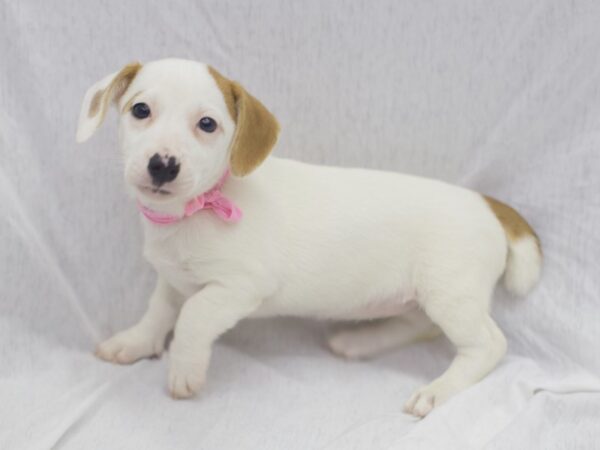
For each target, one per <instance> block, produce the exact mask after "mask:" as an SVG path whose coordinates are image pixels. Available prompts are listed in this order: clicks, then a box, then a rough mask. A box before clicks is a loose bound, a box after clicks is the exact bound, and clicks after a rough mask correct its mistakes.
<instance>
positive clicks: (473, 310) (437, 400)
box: [404, 292, 506, 417]
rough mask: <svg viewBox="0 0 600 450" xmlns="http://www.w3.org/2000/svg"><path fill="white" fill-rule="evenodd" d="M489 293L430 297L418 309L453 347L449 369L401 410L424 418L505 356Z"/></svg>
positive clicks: (419, 391) (503, 343) (414, 395)
mask: <svg viewBox="0 0 600 450" xmlns="http://www.w3.org/2000/svg"><path fill="white" fill-rule="evenodd" d="M490 295H491V293H490V292H486V293H485V294H483V293H479V294H474V293H465V294H456V293H454V294H451V295H449V292H446V293H445V294H440V295H437V294H432V293H430V294H429V297H428V298H426V299H424V301H423V302H422V303H421V305H422V306H423V307H424V309H425V312H426V313H427V315H428V316H429V317H430V318H431V320H432V321H433V322H434V323H436V324H438V325H439V327H440V328H441V329H442V331H443V332H444V334H445V335H446V336H447V337H448V339H449V340H450V341H451V342H452V343H453V344H454V345H455V347H456V356H455V357H454V360H453V361H452V363H451V364H450V367H449V368H448V369H447V370H446V371H445V372H444V373H443V374H442V375H441V376H440V377H438V378H437V379H436V380H434V381H433V382H432V383H430V384H429V385H427V386H424V387H422V388H420V389H418V390H417V391H416V392H415V393H414V394H413V395H412V396H411V398H410V399H409V400H408V402H406V405H405V406H404V410H405V411H406V412H408V413H411V414H413V415H415V416H420V417H423V416H425V415H427V414H428V413H429V412H430V411H431V410H432V409H433V408H434V406H438V405H440V404H441V403H443V402H444V401H446V400H447V399H448V398H450V397H451V396H452V395H454V394H456V393H458V392H460V391H462V390H463V389H466V388H467V387H469V386H471V385H473V384H475V383H476V382H478V381H479V380H481V379H482V378H483V377H484V376H485V375H487V374H488V373H489V372H490V371H491V370H492V369H493V368H494V367H495V366H496V365H497V364H498V362H499V361H500V359H501V358H502V357H503V356H504V354H505V352H506V338H505V337H504V335H503V334H502V331H500V329H499V328H498V326H497V325H496V323H495V322H494V321H493V320H492V318H491V317H490V316H489V313H488V305H489V297H490Z"/></svg>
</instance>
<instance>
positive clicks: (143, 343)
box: [96, 276, 183, 364]
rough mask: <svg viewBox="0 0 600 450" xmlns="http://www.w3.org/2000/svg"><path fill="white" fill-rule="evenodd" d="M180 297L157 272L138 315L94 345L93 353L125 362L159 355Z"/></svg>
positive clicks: (176, 311)
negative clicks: (96, 346) (143, 310)
mask: <svg viewBox="0 0 600 450" xmlns="http://www.w3.org/2000/svg"><path fill="white" fill-rule="evenodd" d="M182 300H183V299H182V297H181V295H180V294H179V293H178V292H176V291H175V290H174V289H173V288H172V287H171V286H170V285H169V284H168V283H167V282H166V281H165V280H164V279H163V278H162V277H160V276H159V277H158V280H157V282H156V287H155V288H154V292H153V293H152V296H151V297H150V301H149V302H148V303H149V304H148V309H147V310H146V313H145V314H144V316H143V317H142V319H141V320H140V321H139V322H138V323H137V324H135V325H134V326H132V327H131V328H128V329H127V330H124V331H121V332H120V333H117V334H115V335H114V336H113V337H111V338H110V339H108V340H106V341H104V342H102V343H101V344H100V345H98V348H97V349H96V356H98V357H99V358H101V359H103V360H105V361H110V362H115V363H119V364H129V363H132V362H135V361H137V360H138V359H141V358H146V357H148V356H154V355H160V354H161V352H162V351H163V348H164V345H165V338H166V336H167V334H168V333H169V331H171V330H172V329H173V326H174V325H175V320H176V319H177V313H178V312H179V307H180V305H181V303H182Z"/></svg>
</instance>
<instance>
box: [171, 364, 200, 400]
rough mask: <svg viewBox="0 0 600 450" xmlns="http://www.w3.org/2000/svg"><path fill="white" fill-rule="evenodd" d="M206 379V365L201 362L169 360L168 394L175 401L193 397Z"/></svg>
mask: <svg viewBox="0 0 600 450" xmlns="http://www.w3.org/2000/svg"><path fill="white" fill-rule="evenodd" d="M205 379H206V365H205V364H204V363H202V362H190V361H181V360H176V359H175V360H173V359H172V360H171V363H170V366H169V392H170V394H171V397H173V398H175V399H184V398H190V397H193V396H194V395H196V394H197V393H198V391H199V390H200V388H201V387H202V385H203V384H204V381H205Z"/></svg>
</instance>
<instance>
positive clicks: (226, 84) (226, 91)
mask: <svg viewBox="0 0 600 450" xmlns="http://www.w3.org/2000/svg"><path fill="white" fill-rule="evenodd" d="M208 72H209V73H210V74H211V75H212V77H213V78H214V79H215V81H216V83H217V86H218V87H219V89H220V90H221V93H222V94H223V98H224V99H225V104H226V105H227V110H228V111H229V115H231V118H232V119H233V121H234V122H236V121H237V112H236V108H235V98H234V97H233V92H231V81H230V80H228V79H227V78H225V77H224V76H223V75H221V74H220V73H219V72H218V71H217V70H216V69H215V68H214V67H212V66H208Z"/></svg>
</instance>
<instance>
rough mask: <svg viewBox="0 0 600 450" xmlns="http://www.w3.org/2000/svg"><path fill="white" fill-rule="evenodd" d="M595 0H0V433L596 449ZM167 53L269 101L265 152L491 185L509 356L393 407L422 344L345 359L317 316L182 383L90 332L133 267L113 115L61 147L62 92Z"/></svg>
mask: <svg viewBox="0 0 600 450" xmlns="http://www.w3.org/2000/svg"><path fill="white" fill-rule="evenodd" d="M599 23H600V2H597V1H594V0H589V1H584V0H582V1H574V2H564V1H561V0H554V1H539V0H531V1H529V0H527V1H508V2H507V1H502V0H494V1H473V2H445V1H443V0H440V1H420V2H410V1H396V0H381V1H372V0H371V1H353V2H343V1H341V0H340V1H327V2H325V1H318V0H304V1H301V2H277V1H256V2H242V1H239V2H224V1H221V2H217V1H193V0H189V1H186V0H178V1H171V2H168V3H167V2H158V1H154V2H146V1H143V2H142V1H127V2H121V1H101V2H82V1H75V0H61V1H58V0H52V1H43V2H42V1H37V2H36V1H19V2H17V1H13V2H11V1H8V0H5V1H2V2H1V3H0V161H1V162H0V203H1V205H2V214H0V263H1V266H0V276H1V277H2V278H1V283H0V447H1V448H2V449H23V448H35V449H37V448H50V447H56V448H69V449H81V448H114V449H118V448H148V449H152V448H157V449H161V448H163V449H164V448H178V449H192V448H202V449H257V448H260V449H283V448H285V449H352V448H356V449H365V448H368V449H387V448H411V449H417V448H434V449H441V448H443V449H454V448H456V449H469V448H483V447H485V448H491V449H504V448H543V449H548V448H565V449H566V448H594V447H596V448H598V446H600V444H599V443H598V439H599V438H600V431H599V430H598V423H599V422H598V421H599V419H600V381H599V379H598V377H597V375H596V374H598V371H599V370H600V350H599V343H600V329H599V325H598V324H599V321H598V319H599V312H600V307H599V306H598V301H599V292H600V277H599V275H600V273H599V268H600V264H599V263H598V260H597V255H598V254H600V236H599V232H598V230H599V229H600V189H599V188H600V182H599V178H598V174H599V173H600V154H599V150H598V147H599V145H600V58H599V51H598V49H599V48H600V27H599V26H598V24H599ZM168 56H179V57H189V58H194V59H198V60H203V61H206V62H209V63H211V64H213V65H214V66H216V67H217V68H219V69H220V70H221V71H222V72H224V73H225V74H227V75H229V76H231V77H233V78H235V79H237V80H240V81H242V82H243V83H244V84H245V86H246V87H247V88H248V90H249V91H251V92H252V93H254V94H255V95H256V96H257V97H259V98H260V99H262V100H263V101H264V103H265V104H266V105H268V106H269V107H270V108H271V109H272V111H273V112H274V113H275V114H276V115H277V116H278V117H279V119H280V121H281V123H282V127H283V133H282V136H281V140H280V143H279V145H278V147H277V148H276V154H278V155H279V156H288V157H294V158H297V159H301V160H305V161H311V162H315V163H331V164H340V165H346V166H366V167H374V168H380V169H386V170H397V171H405V172H410V173H415V174H421V175H425V176H431V177H436V178H441V179H444V180H448V181H451V182H456V183H459V184H462V185H466V186H469V187H472V188H474V189H478V190H479V191H481V192H484V193H487V194H492V195H495V196H497V197H498V198H501V199H503V200H506V201H509V202H510V203H511V204H513V205H514V206H516V207H518V208H519V209H520V210H521V211H522V212H523V213H524V215H525V216H526V217H527V218H529V219H530V221H531V222H532V224H533V225H534V226H535V228H536V229H537V230H539V233H540V235H541V238H542V242H543V244H544V248H545V256H546V266H545V270H544V277H543V281H542V283H541V285H540V286H539V288H538V289H537V290H536V291H535V292H534V294H532V295H531V296H529V297H528V298H527V299H524V300H517V299H513V298H508V297H507V296H506V295H505V294H504V293H503V292H502V291H501V290H498V293H497V297H496V302H495V305H494V315H495V317H496V318H497V319H498V321H499V323H500V325H501V327H502V328H503V329H504V330H505V331H506V333H507V335H508V337H509V342H510V351H509V355H508V356H507V358H506V359H505V360H504V361H503V363H502V364H501V366H500V367H499V368H498V369H497V370H496V371H495V372H493V373H492V374H491V375H490V376H489V377H488V378H486V379H485V380H484V381H483V382H482V383H480V384H478V385H477V386H475V387H473V388H472V389H470V390H468V391H466V392H464V393H463V394H462V395H460V396H458V397H456V398H455V399H454V400H452V401H451V402H449V403H448V404H447V405H445V406H443V407H442V408H439V409H438V410H436V411H435V412H434V413H433V414H431V415H430V416H429V417H428V418H427V419H425V420H423V421H416V420H414V419H412V418H410V417H408V416H406V415H404V414H402V412H401V405H402V404H403V402H404V400H405V399H406V398H407V396H408V395H409V394H410V392H411V391H412V390H413V389H415V388H416V387H418V386H419V385H421V384H422V383H424V382H425V381H428V380H431V379H432V378H433V377H435V376H436V375H437V374H439V373H440V372H441V371H442V370H443V369H444V368H445V367H446V366H447V365H448V364H449V362H450V359H451V357H452V349H451V347H450V345H449V344H448V343H447V342H445V341H444V340H443V339H440V340H438V341H435V342H432V343H426V344H418V345H415V346H412V347H409V348H406V349H402V350H399V351H397V352H395V353H393V354H390V355H387V356H385V357H382V358H379V359H376V360H374V361H371V362H361V363H351V362H344V361H341V360H338V359H335V358H334V357H332V356H330V354H329V353H328V352H327V351H326V350H325V348H324V336H325V333H326V327H325V326H324V325H322V324H317V323H314V322H310V321H299V320H294V319H278V320H261V321H248V322H244V323H243V324H241V325H240V326H239V327H238V328H237V329H235V330H234V331H232V332H230V333H228V334H227V335H226V336H224V338H223V339H222V340H221V341H220V342H219V344H218V345H217V348H216V351H215V356H214V362H213V364H212V366H211V369H210V374H209V376H210V378H209V383H208V385H207V386H206V388H205V390H204V391H203V393H202V394H201V395H200V396H199V398H197V399H195V400H192V401H183V402H175V401H172V400H171V399H170V398H169V397H168V395H167V393H166V389H165V380H166V361H165V359H164V358H163V359H162V360H160V361H157V360H154V361H143V362H140V363H138V364H135V365H133V366H130V367H117V366H111V365H108V364H105V363H102V362H100V361H98V360H96V359H95V358H94V357H93V356H92V355H91V351H92V349H93V347H94V343H95V342H97V341H98V340H99V339H101V338H105V337H108V336H109V335H111V334H112V333H113V332H115V331H117V330H120V329H122V328H124V327H126V326H128V325H129V324H132V323H133V322H134V321H135V320H136V319H137V318H138V317H139V316H140V314H141V312H142V310H143V309H144V305H145V301H146V296H147V295H148V293H149V291H150V289H151V286H152V283H153V279H154V274H153V273H152V271H151V270H150V268H149V266H148V265H147V264H146V263H145V262H144V261H143V259H142V257H141V252H140V246H141V235H140V229H139V224H138V217H137V215H138V214H137V212H136V210H135V208H134V207H133V205H132V203H131V202H130V201H129V200H128V199H127V198H126V196H125V195H124V186H123V181H122V174H121V167H120V163H119V155H118V151H117V149H116V145H115V143H116V130H115V123H114V122H115V121H114V116H113V115H111V117H110V118H109V120H108V123H107V124H106V125H105V127H104V128H103V129H102V130H101V131H100V132H99V134H98V135H97V136H95V137H94V138H93V140H92V141H91V142H89V143H88V144H86V145H85V146H81V147H77V146H76V145H75V143H74V135H75V124H76V119H77V116H78V111H79V106H80V101H81V99H82V96H83V93H84V91H85V89H86V88H87V87H88V86H89V85H91V83H93V82H95V81H96V80H97V79H99V78H100V77H102V76H104V75H105V74H107V73H109V72H111V71H114V70H116V69H118V68H119V67H120V66H121V65H123V64H125V63H127V62H129V61H131V60H136V59H139V60H141V61H148V60H152V59H156V58H161V57H168Z"/></svg>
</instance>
